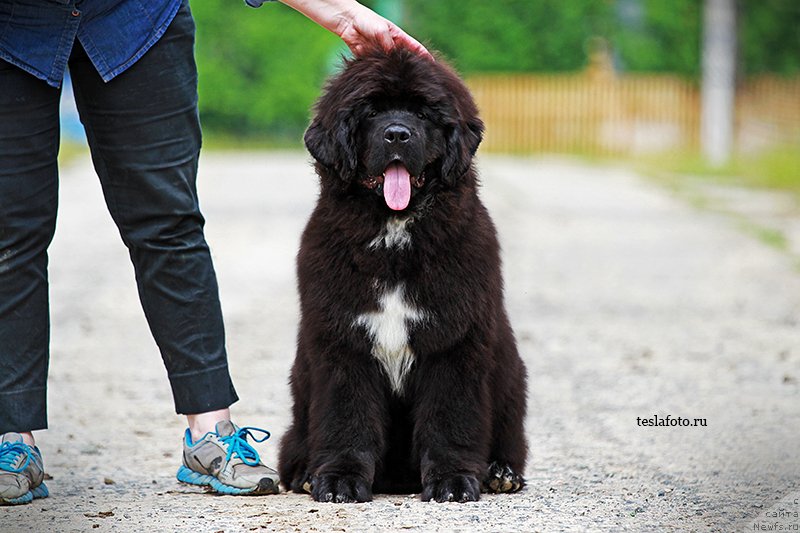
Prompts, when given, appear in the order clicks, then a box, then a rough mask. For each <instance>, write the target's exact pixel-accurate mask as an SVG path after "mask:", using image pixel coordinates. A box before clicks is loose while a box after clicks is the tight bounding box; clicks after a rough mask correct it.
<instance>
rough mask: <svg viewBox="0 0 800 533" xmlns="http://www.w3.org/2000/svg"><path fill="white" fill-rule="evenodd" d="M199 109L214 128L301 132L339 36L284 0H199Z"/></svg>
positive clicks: (274, 134)
mask: <svg viewBox="0 0 800 533" xmlns="http://www.w3.org/2000/svg"><path fill="white" fill-rule="evenodd" d="M192 11H193V13H194V16H195V20H196V21H197V63H198V75H199V77H200V88H199V91H200V113H201V116H202V120H203V125H204V127H205V128H206V129H207V130H210V131H225V132H228V133H229V134H232V135H236V136H258V137H271V138H286V137H290V138H295V139H296V138H298V136H299V133H300V132H302V131H303V128H304V127H305V126H306V124H307V123H308V117H309V109H310V107H311V104H312V103H313V102H314V100H315V99H316V97H317V95H318V94H319V91H320V88H321V86H322V83H323V81H324V79H325V77H326V76H327V74H329V73H330V70H331V68H332V63H333V62H334V61H335V59H336V55H337V50H339V48H338V47H339V43H340V41H339V39H338V38H337V37H336V36H335V35H333V34H331V33H330V32H328V31H326V30H324V29H322V28H320V27H319V26H317V25H316V24H314V23H313V22H311V21H310V20H308V19H307V18H305V17H304V16H303V15H301V14H300V13H297V12H296V11H294V10H292V9H290V8H288V7H286V6H284V5H281V4H278V3H274V4H273V3H266V4H264V6H263V7H262V8H260V9H251V8H248V7H245V6H244V4H243V3H241V2H230V1H229V0H203V1H202V2H193V3H192Z"/></svg>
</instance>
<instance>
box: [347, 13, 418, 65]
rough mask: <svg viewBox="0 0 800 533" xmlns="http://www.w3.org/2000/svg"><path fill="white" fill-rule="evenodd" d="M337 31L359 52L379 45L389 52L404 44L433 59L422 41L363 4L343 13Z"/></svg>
mask: <svg viewBox="0 0 800 533" xmlns="http://www.w3.org/2000/svg"><path fill="white" fill-rule="evenodd" d="M334 33H336V34H337V35H338V36H339V37H341V38H342V40H343V41H344V42H345V44H346V45H347V46H348V47H349V48H350V50H351V51H352V52H353V54H354V55H356V56H361V55H364V54H366V53H367V52H369V51H370V50H374V49H376V48H380V49H382V50H385V51H387V52H388V51H389V50H392V49H394V48H396V47H401V48H407V49H409V50H411V51H412V52H415V53H417V54H420V55H423V56H426V57H429V58H431V59H433V56H431V54H430V52H428V50H427V49H426V48H425V47H424V46H423V45H422V44H420V42H419V41H417V40H416V39H414V38H413V37H411V36H410V35H408V34H407V33H406V32H404V31H403V30H402V29H401V28H400V27H399V26H397V25H396V24H394V23H393V22H391V21H390V20H387V19H385V18H383V17H382V16H380V15H378V14H377V13H375V12H374V11H372V10H371V9H369V8H367V7H365V6H362V5H360V4H356V7H354V8H353V9H351V10H348V11H347V12H345V13H343V14H341V15H340V17H339V22H338V24H337V26H336V29H335V30H334Z"/></svg>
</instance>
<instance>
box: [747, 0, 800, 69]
mask: <svg viewBox="0 0 800 533" xmlns="http://www.w3.org/2000/svg"><path fill="white" fill-rule="evenodd" d="M739 15H740V23H739V47H740V54H741V56H742V57H741V65H742V67H743V70H744V74H746V75H750V74H761V73H764V72H773V73H776V74H782V75H793V74H798V73H800V2H798V1H797V0H740V9H739Z"/></svg>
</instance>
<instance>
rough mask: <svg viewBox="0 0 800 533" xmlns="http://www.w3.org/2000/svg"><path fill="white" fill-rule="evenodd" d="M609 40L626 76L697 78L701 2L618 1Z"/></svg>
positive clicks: (701, 15)
mask: <svg viewBox="0 0 800 533" xmlns="http://www.w3.org/2000/svg"><path fill="white" fill-rule="evenodd" d="M615 11H616V16H615V21H614V30H613V31H612V33H611V34H610V35H609V36H608V39H609V41H610V42H611V43H612V45H613V48H614V50H615V52H616V54H617V60H618V63H619V65H618V66H619V67H620V68H621V69H622V70H623V71H629V72H674V73H678V74H682V75H685V76H690V77H698V76H699V74H700V39H701V25H702V18H703V6H702V2H701V0H669V1H667V2H665V1H664V0H618V1H617V4H616V10H615Z"/></svg>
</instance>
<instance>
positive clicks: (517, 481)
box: [483, 462, 525, 492]
mask: <svg viewBox="0 0 800 533" xmlns="http://www.w3.org/2000/svg"><path fill="white" fill-rule="evenodd" d="M524 486H525V480H524V479H523V478H522V476H520V475H519V474H517V473H516V472H514V470H513V469H512V468H511V467H510V466H509V465H507V464H499V463H496V462H495V463H492V464H490V465H489V470H488V471H487V473H486V479H484V480H483V490H484V491H485V492H517V491H518V490H520V489H521V488H522V487H524Z"/></svg>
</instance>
